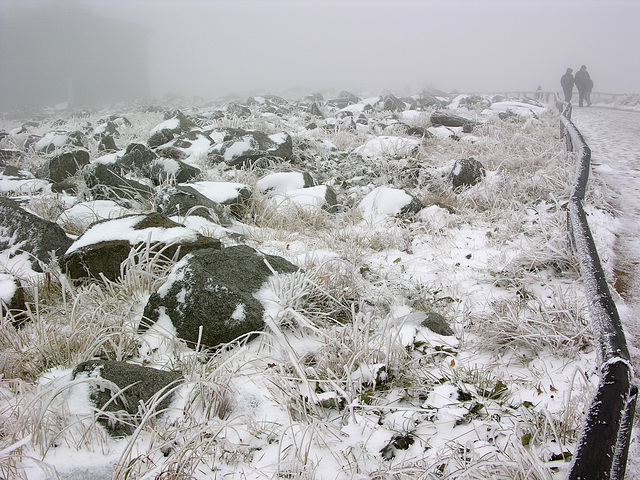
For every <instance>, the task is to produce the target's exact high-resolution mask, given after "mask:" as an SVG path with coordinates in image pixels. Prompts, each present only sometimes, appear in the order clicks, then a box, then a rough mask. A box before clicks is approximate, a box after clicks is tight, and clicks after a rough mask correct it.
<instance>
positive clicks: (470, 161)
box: [449, 158, 486, 191]
mask: <svg viewBox="0 0 640 480" xmlns="http://www.w3.org/2000/svg"><path fill="white" fill-rule="evenodd" d="M485 175H486V170H485V168H484V166H483V165H482V163H480V162H479V161H477V160H476V159H475V158H463V159H460V160H456V163H455V164H454V165H453V168H452V169H451V173H450V174H449V178H450V179H451V182H452V184H453V188H454V190H456V191H459V190H461V189H463V188H465V187H472V186H473V185H476V184H477V183H478V182H480V181H481V180H482V179H483V178H484V177H485Z"/></svg>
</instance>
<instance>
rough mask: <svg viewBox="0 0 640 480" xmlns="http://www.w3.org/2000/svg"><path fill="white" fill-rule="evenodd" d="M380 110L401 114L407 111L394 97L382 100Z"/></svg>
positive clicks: (388, 96) (401, 102)
mask: <svg viewBox="0 0 640 480" xmlns="http://www.w3.org/2000/svg"><path fill="white" fill-rule="evenodd" d="M382 104H383V106H382V109H383V110H385V111H389V112H402V111H404V110H406V109H407V106H406V105H405V103H404V102H403V101H402V100H400V99H399V98H398V97H396V96H395V95H386V96H385V97H384V98H383V99H382Z"/></svg>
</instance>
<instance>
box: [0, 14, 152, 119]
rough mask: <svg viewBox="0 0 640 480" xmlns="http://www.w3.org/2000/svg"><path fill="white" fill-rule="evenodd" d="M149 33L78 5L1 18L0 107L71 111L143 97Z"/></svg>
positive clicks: (145, 83)
mask: <svg viewBox="0 0 640 480" xmlns="http://www.w3.org/2000/svg"><path fill="white" fill-rule="evenodd" d="M147 39H148V32H147V30H146V29H145V28H143V27H141V26H139V25H134V24H132V23H128V22H126V21H123V20H117V19H113V18H106V17H102V16H99V15H96V14H94V13H92V11H91V10H90V9H89V8H87V7H85V6H82V5H80V4H78V3H75V2H73V3H68V2H64V3H55V4H41V5H37V6H35V7H32V8H25V9H21V10H18V11H15V12H13V14H12V15H3V16H2V18H0V65H2V68H1V69H0V92H2V94H1V96H0V108H1V109H2V110H6V109H14V108H21V107H25V106H31V105H38V106H40V105H53V104H57V103H62V102H68V103H69V104H70V105H72V106H75V107H81V106H83V105H97V104H104V103H112V102H118V101H126V100H132V99H135V98H138V97H140V96H144V95H148V92H149V73H148V71H149V67H148V56H147Z"/></svg>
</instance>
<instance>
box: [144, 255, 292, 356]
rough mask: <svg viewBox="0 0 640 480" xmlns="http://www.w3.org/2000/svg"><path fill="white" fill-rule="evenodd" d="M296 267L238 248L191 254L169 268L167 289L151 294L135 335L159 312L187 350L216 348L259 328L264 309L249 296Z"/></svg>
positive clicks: (148, 325) (149, 324) (268, 256)
mask: <svg viewBox="0 0 640 480" xmlns="http://www.w3.org/2000/svg"><path fill="white" fill-rule="evenodd" d="M271 269H273V270H274V271H276V272H280V273H291V272H294V271H297V270H298V267H296V266H295V265H293V264H292V263H290V262H288V261H287V260H285V259H283V258H281V257H276V256H272V255H265V254H262V253H260V252H258V251H256V250H254V249H253V248H251V247H248V246H244V245H239V246H234V247H228V248H224V249H222V250H211V249H210V250H201V251H198V252H194V253H192V254H190V255H188V256H187V257H185V259H183V261H181V262H180V263H179V264H177V265H176V267H175V268H174V269H173V271H172V273H171V275H170V276H169V279H168V281H167V284H165V286H162V287H160V289H159V290H158V291H157V292H156V293H154V294H152V295H151V297H150V298H149V301H148V302H147V305H146V306H145V309H144V315H143V320H142V322H141V324H140V327H139V330H140V331H141V332H145V331H146V330H147V329H148V328H149V327H150V326H152V325H153V324H154V322H156V321H157V320H158V318H159V317H160V313H161V312H163V313H164V314H166V315H167V316H168V318H169V319H170V320H171V322H172V324H173V326H174V327H175V330H176V334H177V336H178V337H179V338H181V339H182V340H184V341H185V342H187V344H188V345H189V346H192V347H193V346H195V345H197V344H199V345H201V346H202V347H203V348H210V347H216V346H218V345H220V344H225V343H228V342H231V341H233V340H236V339H237V338H239V337H241V336H243V335H245V334H248V333H250V332H255V331H260V330H262V329H263V327H264V319H263V315H264V307H263V305H262V304H261V303H260V301H259V300H257V299H256V298H255V296H254V294H255V293H257V292H258V291H259V290H260V289H261V288H262V286H263V284H264V283H265V282H266V281H267V279H268V278H269V277H270V276H271V275H273V272H272V270H271Z"/></svg>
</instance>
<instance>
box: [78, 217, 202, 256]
mask: <svg viewBox="0 0 640 480" xmlns="http://www.w3.org/2000/svg"><path fill="white" fill-rule="evenodd" d="M141 218H142V217H140V216H137V215H135V216H129V217H123V218H120V219H114V220H111V221H109V222H102V223H97V224H95V225H93V226H92V227H91V228H89V229H88V230H87V231H85V232H84V233H83V234H82V235H81V236H80V237H79V238H78V239H77V240H76V241H75V242H73V244H72V245H71V246H70V247H69V249H68V250H67V254H70V253H72V252H75V251H76V250H79V249H81V248H83V247H86V246H88V245H93V244H96V243H100V242H105V241H113V240H126V241H128V242H129V243H130V244H131V245H138V244H140V243H144V242H146V241H150V242H161V243H172V242H195V241H196V240H197V238H198V237H197V233H196V232H195V231H193V230H191V229H188V228H185V227H171V228H161V227H152V228H145V229H142V230H136V229H135V226H136V225H137V224H138V223H139V222H140V220H141Z"/></svg>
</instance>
